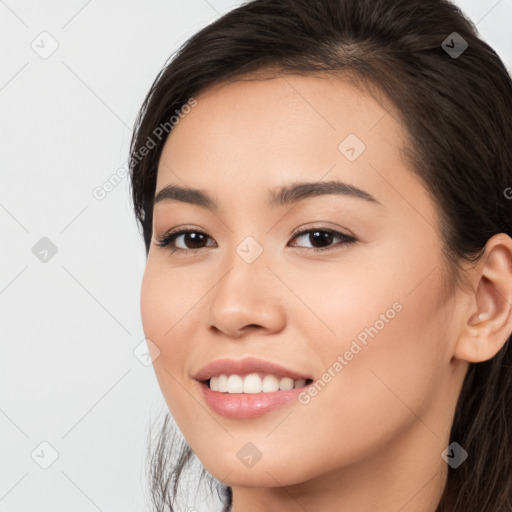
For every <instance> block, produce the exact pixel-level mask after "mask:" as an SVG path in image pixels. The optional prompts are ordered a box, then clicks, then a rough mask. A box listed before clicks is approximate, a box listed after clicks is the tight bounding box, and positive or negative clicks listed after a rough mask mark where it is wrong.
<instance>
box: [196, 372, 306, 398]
mask: <svg viewBox="0 0 512 512" xmlns="http://www.w3.org/2000/svg"><path fill="white" fill-rule="evenodd" d="M201 382H202V384H204V385H205V386H207V387H208V388H209V389H210V390H212V391H217V392H219V393H226V394H257V393H275V392H277V391H289V390H291V389H297V388H302V387H306V386H309V385H310V384H311V383H312V382H313V380H312V379H292V378H291V377H278V376H276V375H271V374H261V373H249V374H246V375H238V374H231V375H228V374H220V375H215V376H213V377H211V378H209V379H207V380H203V381H201Z"/></svg>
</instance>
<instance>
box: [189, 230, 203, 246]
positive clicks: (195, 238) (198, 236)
mask: <svg viewBox="0 0 512 512" xmlns="http://www.w3.org/2000/svg"><path fill="white" fill-rule="evenodd" d="M187 237H188V240H186V241H191V244H188V243H185V245H192V247H191V249H200V248H201V242H202V241H203V240H202V238H203V234H202V233H187V234H186V235H185V239H187ZM194 244H199V247H195V246H194Z"/></svg>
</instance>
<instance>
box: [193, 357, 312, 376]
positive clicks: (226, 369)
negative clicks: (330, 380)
mask: <svg viewBox="0 0 512 512" xmlns="http://www.w3.org/2000/svg"><path fill="white" fill-rule="evenodd" d="M246 373H267V374H270V375H275V376H276V377H290V378H292V379H294V380H295V379H306V380H307V379H310V378H311V377H309V376H308V375H304V374H302V373H299V372H297V371H295V370H291V369H289V368H285V367H284V366H281V365H279V364H277V363H272V362H270V361H264V360H263V359H257V358H255V357H246V358H244V359H227V358H225V359H216V360H214V361H212V362H210V363H208V364H207V365H205V366H203V367H202V368H201V369H200V370H199V371H198V372H197V373H196V374H195V375H194V378H195V379H197V380H199V381H205V380H208V379H209V378H210V377H213V376H215V375H222V374H225V375H234V374H237V375H243V374H246Z"/></svg>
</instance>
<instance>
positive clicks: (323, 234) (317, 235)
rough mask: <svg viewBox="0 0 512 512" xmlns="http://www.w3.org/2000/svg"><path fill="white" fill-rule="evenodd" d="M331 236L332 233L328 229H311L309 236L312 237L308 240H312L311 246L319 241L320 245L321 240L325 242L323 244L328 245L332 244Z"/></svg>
mask: <svg viewBox="0 0 512 512" xmlns="http://www.w3.org/2000/svg"><path fill="white" fill-rule="evenodd" d="M332 236H333V234H332V233H329V232H328V231H313V232H312V233H311V234H310V237H313V239H312V240H310V242H312V245H313V246H315V243H318V242H320V245H321V246H322V243H323V242H325V243H324V245H330V244H332ZM322 247H323V246H322Z"/></svg>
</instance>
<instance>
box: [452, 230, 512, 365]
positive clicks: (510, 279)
mask: <svg viewBox="0 0 512 512" xmlns="http://www.w3.org/2000/svg"><path fill="white" fill-rule="evenodd" d="M470 275H471V283H470V284H471V286H470V288H471V289H472V291H471V292H470V296H469V301H468V302H467V304H468V308H467V312H466V313H465V315H464V316H463V320H464V323H463V325H462V328H461V331H460V335H459V339H458V340H457V343H456V345H455V350H454V356H455V357H456V358H458V359H462V360H465V361H468V362H472V363H480V362H482V361H487V360H488V359H491V358H492V357H493V356H495V355H496V354H497V353H498V352H499V351H500V349H501V348H502V347H503V346H504V345H505V343H506V342H507V339H508V338H509V336H510V335H511V333H512V239H511V238H510V237H509V236H508V235H506V234H505V233H499V234H497V235H494V236H493V237H492V238H490V239H489V240H488V241H487V243H486V245H485V252H484V254H483V255H482V257H481V259H480V261H479V263H478V264H477V265H476V267H475V268H473V269H471V272H470Z"/></svg>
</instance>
